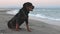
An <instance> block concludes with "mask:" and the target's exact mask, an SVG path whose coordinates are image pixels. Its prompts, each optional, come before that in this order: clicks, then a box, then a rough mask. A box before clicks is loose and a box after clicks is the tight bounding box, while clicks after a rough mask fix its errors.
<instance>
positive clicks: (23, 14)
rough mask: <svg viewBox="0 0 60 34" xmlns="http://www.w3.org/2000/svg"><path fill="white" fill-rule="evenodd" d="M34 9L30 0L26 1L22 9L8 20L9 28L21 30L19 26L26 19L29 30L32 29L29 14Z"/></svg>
mask: <svg viewBox="0 0 60 34" xmlns="http://www.w3.org/2000/svg"><path fill="white" fill-rule="evenodd" d="M33 9H34V6H33V5H32V3H30V2H26V3H24V4H23V7H22V8H21V9H20V11H19V12H18V13H17V14H16V15H15V16H14V17H13V18H12V19H11V20H9V21H8V24H7V25H8V28H10V29H16V31H18V30H19V26H21V25H22V24H23V23H24V21H25V22H26V27H27V30H28V31H31V30H30V29H29V26H28V14H29V11H32V10H33Z"/></svg>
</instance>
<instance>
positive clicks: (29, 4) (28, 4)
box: [23, 2, 34, 11]
mask: <svg viewBox="0 0 60 34" xmlns="http://www.w3.org/2000/svg"><path fill="white" fill-rule="evenodd" d="M23 7H24V8H26V9H27V10H28V11H32V10H33V9H34V6H33V5H32V3H30V2H26V3H24V4H23Z"/></svg>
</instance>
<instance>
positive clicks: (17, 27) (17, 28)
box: [16, 23, 19, 31]
mask: <svg viewBox="0 0 60 34" xmlns="http://www.w3.org/2000/svg"><path fill="white" fill-rule="evenodd" d="M18 30H19V25H18V23H16V31H18Z"/></svg>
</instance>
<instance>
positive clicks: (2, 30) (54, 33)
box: [0, 11, 60, 34]
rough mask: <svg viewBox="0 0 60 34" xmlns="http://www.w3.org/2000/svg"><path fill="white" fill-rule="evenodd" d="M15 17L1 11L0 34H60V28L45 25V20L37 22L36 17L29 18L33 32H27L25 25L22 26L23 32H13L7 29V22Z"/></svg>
mask: <svg viewBox="0 0 60 34" xmlns="http://www.w3.org/2000/svg"><path fill="white" fill-rule="evenodd" d="M13 16H14V15H10V14H6V11H0V34H60V26H56V25H52V24H48V23H44V22H46V21H44V20H45V19H40V20H37V18H36V17H29V26H30V28H31V30H32V32H28V31H27V30H26V27H25V23H24V24H22V26H21V28H22V30H20V31H13V30H11V29H8V27H7V22H8V21H9V20H10V19H11V18H12V17H13ZM43 21H44V22H43Z"/></svg>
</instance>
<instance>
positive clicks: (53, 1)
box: [0, 0, 60, 8]
mask: <svg viewBox="0 0 60 34" xmlns="http://www.w3.org/2000/svg"><path fill="white" fill-rule="evenodd" d="M25 2H31V3H32V4H33V5H34V6H35V7H37V8H60V0H0V8H19V7H22V6H23V4H24V3H25Z"/></svg>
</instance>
